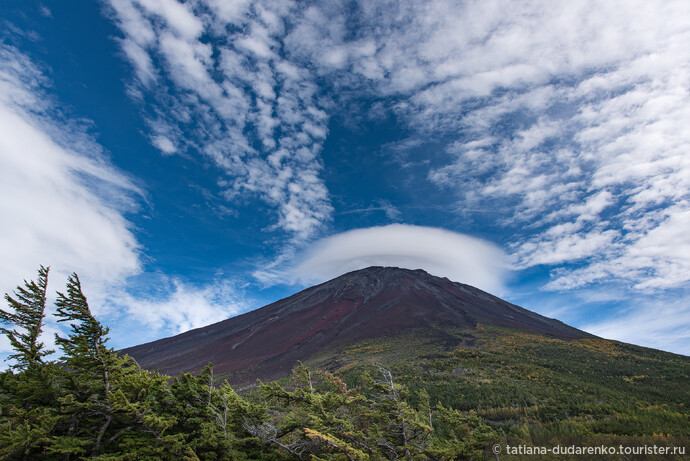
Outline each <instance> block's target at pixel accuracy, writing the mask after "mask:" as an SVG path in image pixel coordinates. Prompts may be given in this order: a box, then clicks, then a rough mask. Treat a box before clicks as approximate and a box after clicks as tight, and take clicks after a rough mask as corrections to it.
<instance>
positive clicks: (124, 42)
mask: <svg viewBox="0 0 690 461" xmlns="http://www.w3.org/2000/svg"><path fill="white" fill-rule="evenodd" d="M336 3H337V2H321V3H319V2H290V1H281V2H264V1H251V2H249V1H234V2H226V1H224V0H190V1H187V2H178V1H177V0H110V1H102V2H79V3H78V4H77V3H75V2H59V1H53V2H47V1H46V2H33V1H12V0H10V1H5V2H2V3H1V4H0V21H1V22H2V27H1V28H0V30H1V31H2V32H0V34H1V35H0V36H1V38H2V45H1V47H0V192H1V193H0V214H1V215H2V216H3V219H2V223H0V236H1V237H2V238H1V239H0V250H1V252H2V255H3V257H2V258H1V259H0V289H2V291H3V292H9V291H11V290H12V289H13V288H14V287H15V286H16V285H17V284H19V283H20V282H21V281H22V280H23V279H28V278H32V277H33V276H34V275H35V273H36V269H37V268H38V265H39V264H44V265H50V266H51V268H52V269H51V270H52V276H51V277H52V278H51V289H52V290H53V291H54V290H59V289H61V288H62V286H64V281H65V278H66V274H68V273H70V272H72V271H76V272H77V273H78V274H79V275H80V276H81V278H82V279H83V283H84V285H85V291H86V294H87V296H88V297H89V300H90V302H91V305H92V308H93V310H94V311H95V312H96V313H97V315H98V316H99V318H101V319H102V321H103V322H104V323H106V324H108V325H109V326H111V329H112V331H111V337H112V345H113V346H115V347H125V346H129V345H133V344H137V343H141V342H145V341H150V340H153V339H157V338H160V337H164V336H169V335H172V334H176V333H179V332H182V331H185V330H187V329H190V328H195V327H199V326H203V325H205V324H208V323H211V322H215V321H218V320H222V319H224V318H227V317H229V316H232V315H236V314H238V313H241V312H245V311H247V310H251V309H254V308H257V307H260V306H262V305H264V304H267V303H269V302H272V301H275V300H277V299H280V298H282V297H285V296H287V295H290V294H292V293H294V292H296V291H298V290H300V289H302V288H304V287H307V286H310V285H312V284H314V283H316V282H320V281H324V280H326V279H329V278H332V277H335V276H337V275H339V274H341V273H343V272H346V271H348V270H353V269H356V268H359V267H365V266H368V265H396V266H403V267H410V268H424V269H426V270H428V271H429V272H431V273H432V274H435V275H439V276H447V277H449V278H451V279H453V280H456V281H459V282H464V283H469V284H472V285H475V286H478V287H480V288H483V289H485V290H487V291H490V292H492V293H494V294H497V295H500V296H502V297H504V298H505V299H507V300H509V301H511V302H514V303H517V304H520V305H522V306H524V307H526V308H528V309H531V310H534V311H536V312H539V313H541V314H544V315H547V316H550V317H556V318H559V319H561V320H563V321H565V322H567V323H569V324H571V325H573V326H576V327H579V328H583V329H585V330H587V331H590V332H593V333H595V334H598V335H601V336H603V337H607V338H613V339H619V340H622V341H626V342H631V343H635V344H640V345H644V346H649V347H654V348H660V349H664V350H668V351H673V352H678V353H683V354H688V353H690V306H689V305H688V288H690V232H689V231H688V230H689V229H690V152H689V149H690V50H689V49H688V47H687V43H690V21H689V20H688V18H690V3H688V2H685V1H659V2H654V1H652V2H649V1H645V2H630V1H625V2H623V1H614V0H612V1H608V2H604V3H602V2H596V1H593V2H588V1H568V2H565V1H564V2H552V1H548V2H546V1H532V2H498V1H476V2H447V1H420V2H417V1H411V2H405V4H404V6H403V4H402V3H398V2H390V3H389V2H384V1H359V2H358V1H352V2H342V3H340V4H336ZM47 330H48V333H53V332H56V331H58V330H59V327H58V325H57V324H56V323H55V322H54V321H52V320H51V321H49V322H48V325H47ZM47 340H48V341H50V339H49V338H47ZM7 349H8V344H6V343H5V342H1V341H0V350H5V351H6V350H7Z"/></svg>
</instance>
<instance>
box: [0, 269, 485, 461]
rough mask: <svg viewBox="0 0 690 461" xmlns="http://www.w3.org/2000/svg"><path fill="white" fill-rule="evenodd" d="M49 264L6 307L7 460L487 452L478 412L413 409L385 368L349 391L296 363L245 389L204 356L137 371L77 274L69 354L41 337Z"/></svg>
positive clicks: (0, 395)
mask: <svg viewBox="0 0 690 461" xmlns="http://www.w3.org/2000/svg"><path fill="white" fill-rule="evenodd" d="M48 272H49V270H48V269H47V268H44V267H41V268H40V270H39V272H38V279H37V281H35V282H34V281H31V282H25V284H24V286H19V287H17V290H16V291H15V292H14V295H13V296H10V295H6V296H5V298H6V300H7V302H8V304H9V307H10V309H9V310H7V311H6V310H0V319H1V320H2V321H3V324H4V325H5V326H4V327H2V329H1V331H2V332H3V333H4V334H5V335H6V336H7V338H8V339H9V341H10V343H11V345H12V348H13V349H14V354H12V356H11V358H12V359H14V362H13V365H12V366H11V368H10V370H8V371H5V372H3V373H2V374H0V458H1V459H8V460H14V459H22V460H34V459H55V460H71V459H82V458H93V459H101V460H130V459H131V460H144V459H175V460H177V459H182V460H195V459H203V460H231V459H232V460H242V459H246V460H282V459H322V460H326V459H334V460H339V459H349V460H366V459H371V460H375V459H464V458H468V457H481V456H482V453H483V448H484V446H485V444H486V443H487V440H488V439H489V438H490V437H494V436H495V435H496V434H495V433H494V432H493V431H492V430H491V428H489V427H488V426H487V425H485V424H484V423H483V422H482V420H481V419H480V418H479V417H477V416H476V414H474V413H472V412H460V411H457V410H453V409H449V408H445V407H443V406H441V405H438V406H435V407H433V408H432V405H431V404H430V401H429V398H428V396H427V395H426V394H425V393H424V392H423V391H422V392H419V393H418V395H416V400H417V401H418V402H419V404H418V405H416V406H412V405H410V403H409V401H408V400H409V399H408V397H409V391H408V390H407V389H406V388H405V387H404V386H402V385H400V384H397V383H396V382H395V381H394V379H393V376H392V375H391V373H390V372H389V371H388V370H386V369H385V368H381V369H380V370H379V373H378V376H369V375H363V376H361V377H360V378H361V380H362V381H363V382H364V383H365V384H364V385H363V386H360V387H356V388H348V386H347V385H346V384H345V383H344V382H343V381H342V380H341V379H340V378H338V377H336V376H334V375H332V374H330V373H327V372H318V371H312V370H310V369H308V368H306V367H305V366H302V365H300V366H298V367H297V368H295V370H294V372H293V374H292V376H291V377H290V378H289V380H287V381H286V382H283V383H282V384H279V383H277V382H273V383H270V384H261V385H260V386H259V388H258V390H256V391H254V392H251V393H249V394H247V395H245V396H240V395H238V394H237V393H236V392H235V391H234V390H233V388H232V387H231V386H230V385H228V383H227V382H224V383H222V384H220V385H218V383H216V382H214V377H213V368H212V366H211V365H210V364H209V366H207V367H206V368H205V369H204V370H203V371H202V372H201V373H199V374H197V375H196V376H193V375H191V374H181V375H180V376H178V377H176V378H174V379H171V378H170V377H168V376H164V375H160V374H158V373H155V372H151V371H147V370H143V369H141V368H140V367H139V366H138V365H137V364H136V363H135V362H134V360H133V359H131V358H130V357H128V356H124V357H120V356H118V355H117V354H116V352H115V351H114V350H113V349H112V348H109V347H108V346H107V340H108V337H107V335H108V329H107V328H106V327H104V326H102V325H101V324H100V323H99V322H98V320H96V318H94V316H93V315H92V313H91V311H90V309H89V306H88V303H87V300H86V297H85V296H84V294H83V292H82V288H81V284H80V281H79V278H78V277H77V275H76V274H73V275H72V276H71V277H70V278H69V279H68V283H67V290H66V292H65V293H58V295H57V302H56V305H57V317H58V321H60V322H65V323H67V324H69V325H70V333H69V335H67V336H66V337H62V336H59V335H58V336H56V344H57V345H58V346H59V348H60V349H61V352H62V357H61V358H60V359H59V360H57V361H52V360H48V359H47V356H48V355H50V354H51V353H52V352H53V351H49V350H46V348H45V347H44V345H43V344H42V343H41V342H40V334H41V331H42V329H43V321H44V317H45V309H46V287H47V282H48Z"/></svg>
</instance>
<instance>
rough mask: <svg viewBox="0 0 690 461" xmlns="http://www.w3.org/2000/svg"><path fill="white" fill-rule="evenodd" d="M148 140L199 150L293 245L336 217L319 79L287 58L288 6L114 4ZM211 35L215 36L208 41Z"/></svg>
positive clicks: (228, 190)
mask: <svg viewBox="0 0 690 461" xmlns="http://www.w3.org/2000/svg"><path fill="white" fill-rule="evenodd" d="M111 8H112V11H113V17H114V19H115V21H116V22H117V24H118V26H119V27H120V29H121V30H122V33H123V37H122V38H121V39H120V41H121V44H122V49H123V52H124V54H125V55H126V57H127V58H128V59H129V61H130V62H131V63H132V65H133V67H134V71H135V75H136V77H137V83H136V85H135V89H134V90H133V94H135V95H136V96H137V97H139V98H141V99H142V101H145V105H144V110H145V112H146V114H147V117H148V119H149V126H150V128H151V135H150V136H151V140H152V143H153V144H154V145H155V146H156V147H158V148H159V149H160V150H161V151H162V152H163V153H164V154H172V153H175V152H180V153H190V154H196V153H200V154H202V155H203V156H204V157H205V158H207V159H210V160H211V161H212V162H213V163H214V164H215V165H216V166H217V167H218V168H219V169H220V170H221V171H222V178H220V181H219V184H220V186H221V187H222V189H223V194H224V195H225V196H226V197H227V198H228V199H229V200H232V199H233V198H234V197H236V196H238V195H247V194H250V195H252V194H253V195H256V196H258V197H260V198H261V199H263V200H264V201H265V202H266V203H268V204H269V205H271V206H272V207H275V209H276V210H277V219H276V228H277V229H282V230H284V231H286V232H288V233H289V234H290V235H292V236H293V238H294V239H296V240H297V241H300V240H304V239H308V238H310V237H311V236H313V235H314V234H315V232H317V231H318V230H319V229H320V228H321V227H322V225H323V224H324V223H325V222H326V221H328V220H329V219H330V216H331V212H332V208H331V205H330V202H329V198H328V191H327V189H326V186H325V185H324V182H323V180H322V179H321V178H320V172H321V169H322V163H321V160H320V158H319V154H320V150H321V147H322V144H323V141H324V139H325V137H326V134H327V132H328V128H327V122H328V116H327V114H326V112H325V111H324V110H323V102H322V101H321V100H320V95H319V88H318V86H317V85H316V83H315V81H314V75H313V73H312V71H311V70H310V68H309V67H308V66H306V65H304V63H301V64H300V63H296V62H294V61H292V60H289V59H287V58H286V56H285V51H284V50H283V44H282V42H283V39H284V38H285V34H286V30H285V28H286V21H287V19H286V18H287V17H288V16H289V15H290V14H291V13H292V11H293V10H295V9H297V6H296V4H294V3H292V2H280V3H276V2H265V3H264V2H252V3H249V2H245V3H242V2H239V3H237V2H233V4H232V5H226V3H225V2H217V1H209V2H187V3H184V4H183V3H179V2H176V1H174V0H156V1H153V0H132V1H113V2H111ZM209 38H211V39H210V40H209Z"/></svg>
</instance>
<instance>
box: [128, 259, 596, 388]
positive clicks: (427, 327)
mask: <svg viewBox="0 0 690 461" xmlns="http://www.w3.org/2000/svg"><path fill="white" fill-rule="evenodd" d="M478 324H481V325H492V326H497V327H505V328H509V329H514V330H520V331H525V332H531V333H537V334H540V335H546V336H548V337H553V338H559V339H566V340H568V339H578V338H586V337H592V336H591V335H589V334H587V333H585V332H583V331H580V330H577V329H575V328H572V327H569V326H567V325H565V324H563V323H562V322H559V321H557V320H554V319H550V318H546V317H543V316H541V315H538V314H536V313H534V312H530V311H528V310H526V309H523V308H521V307H518V306H516V305H513V304H510V303H508V302H506V301H503V300H501V299H499V298H497V297H495V296H492V295H490V294H488V293H486V292H484V291H482V290H479V289H477V288H474V287H471V286H469V285H464V284H461V283H456V282H451V281H450V280H448V279H447V278H439V277H434V276H432V275H430V274H428V273H426V272H424V271H422V270H408V269H400V268H395V267H369V268H367V269H362V270H358V271H354V272H350V273H347V274H344V275H342V276H340V277H337V278H335V279H333V280H331V281H329V282H325V283H323V284H320V285H317V286H314V287H311V288H308V289H306V290H304V291H301V292H299V293H297V294H295V295H293V296H290V297H288V298H286V299H283V300H280V301H277V302H275V303H273V304H270V305H268V306H265V307H262V308H260V309H257V310H254V311H252V312H248V313H246V314H243V315H239V316H237V317H233V318H230V319H228V320H225V321H222V322H218V323H215V324H213V325H209V326H207V327H204V328H199V329H196V330H192V331H188V332H186V333H183V334H180V335H177V336H174V337H170V338H165V339H161V340H158V341H154V342H151V343H147V344H143V345H139V346H135V347H132V348H129V349H125V350H124V351H123V352H124V353H127V354H129V355H130V356H132V357H134V358H135V359H136V360H137V361H138V362H139V364H140V365H141V366H142V367H144V368H147V369H153V370H157V371H160V372H162V373H165V374H168V375H176V374H178V373H180V372H187V371H197V370H200V369H201V368H203V367H204V366H205V365H206V364H207V363H208V362H213V364H214V371H215V373H216V374H220V375H225V376H227V377H228V378H229V380H230V381H231V382H234V383H240V382H252V381H255V380H256V379H257V378H260V379H264V380H267V379H275V378H278V377H280V376H283V375H284V374H286V373H288V372H289V371H290V369H291V368H292V367H293V366H294V364H295V363H296V361H298V360H302V361H305V360H308V359H309V358H311V357H313V356H315V355H316V354H318V353H320V352H323V351H324V350H330V349H333V348H336V347H340V346H346V345H348V344H354V343H357V342H359V341H362V340H366V339H372V338H379V337H392V336H399V335H404V334H406V333H407V332H412V331H414V332H416V333H421V334H422V335H423V336H424V337H427V338H430V339H433V340H437V341H439V342H443V341H450V342H453V341H455V342H456V343H457V336H454V335H452V334H449V333H448V332H449V331H450V330H454V331H457V330H468V331H472V330H473V329H475V328H476V327H477V325H478Z"/></svg>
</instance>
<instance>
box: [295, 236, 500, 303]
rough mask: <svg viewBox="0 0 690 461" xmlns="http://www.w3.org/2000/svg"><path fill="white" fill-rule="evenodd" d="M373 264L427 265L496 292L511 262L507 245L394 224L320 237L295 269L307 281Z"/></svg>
mask: <svg viewBox="0 0 690 461" xmlns="http://www.w3.org/2000/svg"><path fill="white" fill-rule="evenodd" d="M369 266H397V267H404V268H408V269H424V270H425V271H427V272H429V273H430V274H432V275H436V276H441V277H448V278H449V279H451V280H453V281H456V282H462V283H467V284H469V285H473V286H476V287H478V288H481V289H484V290H487V291H489V292H492V293H500V292H502V291H504V290H503V280H504V277H505V275H506V271H507V268H508V264H507V258H506V255H505V254H504V253H503V251H502V250H501V249H500V248H498V247H497V246H495V245H493V244H492V243H489V242H487V241H485V240H481V239H478V238H475V237H470V236H467V235H463V234H458V233H456V232H451V231H448V230H444V229H438V228H433V227H422V226H412V225H408V224H391V225H388V226H382V227H370V228H366V229H355V230H351V231H347V232H343V233H341V234H337V235H333V236H331V237H327V238H325V239H322V240H320V241H318V242H316V243H315V244H313V245H312V246H311V247H310V248H309V249H308V250H307V251H306V253H305V256H304V258H303V259H302V260H301V261H300V262H299V263H298V264H297V266H296V267H295V269H294V272H293V273H294V275H295V277H296V278H297V279H298V280H299V281H300V282H302V283H305V284H306V283H314V282H320V281H325V280H328V279H331V278H333V277H337V276H338V275H341V274H343V273H346V272H349V271H353V270H357V269H362V268H365V267H369Z"/></svg>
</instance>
